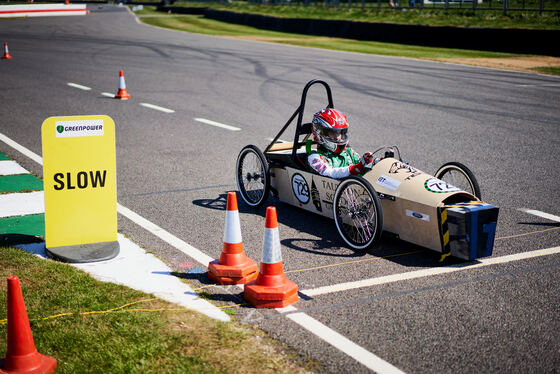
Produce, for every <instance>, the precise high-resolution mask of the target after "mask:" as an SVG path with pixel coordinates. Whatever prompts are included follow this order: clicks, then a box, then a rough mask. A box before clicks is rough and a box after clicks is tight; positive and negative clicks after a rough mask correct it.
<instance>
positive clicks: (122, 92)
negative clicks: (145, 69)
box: [115, 70, 130, 100]
mask: <svg viewBox="0 0 560 374" xmlns="http://www.w3.org/2000/svg"><path fill="white" fill-rule="evenodd" d="M115 99H121V100H128V99H130V95H129V94H128V92H126V84H125V83H124V73H123V71H122V70H121V71H120V73H119V91H118V92H117V94H116V95H115Z"/></svg>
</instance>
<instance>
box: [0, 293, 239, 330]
mask: <svg viewBox="0 0 560 374" xmlns="http://www.w3.org/2000/svg"><path fill="white" fill-rule="evenodd" d="M153 300H157V298H155V297H154V298H151V299H143V300H138V301H134V302H131V303H128V304H125V305H122V306H119V307H117V308H112V309H108V310H94V311H89V312H80V313H60V314H55V315H52V316H48V317H42V318H33V319H30V320H29V321H46V320H48V319H54V318H59V317H66V316H72V315H80V316H87V315H92V314H108V313H117V312H184V311H189V310H190V311H193V310H194V309H189V308H159V309H145V308H136V309H124V308H126V307H127V306H130V305H134V304H139V303H143V302H147V301H153ZM242 305H247V304H246V303H243V304H235V305H224V306H217V307H216V308H218V309H230V308H237V307H240V306H242ZM7 322H8V320H7V319H0V325H5V324H7Z"/></svg>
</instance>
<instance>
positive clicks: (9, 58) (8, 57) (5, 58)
mask: <svg viewBox="0 0 560 374" xmlns="http://www.w3.org/2000/svg"><path fill="white" fill-rule="evenodd" d="M11 59H12V56H10V55H8V56H2V60H11Z"/></svg>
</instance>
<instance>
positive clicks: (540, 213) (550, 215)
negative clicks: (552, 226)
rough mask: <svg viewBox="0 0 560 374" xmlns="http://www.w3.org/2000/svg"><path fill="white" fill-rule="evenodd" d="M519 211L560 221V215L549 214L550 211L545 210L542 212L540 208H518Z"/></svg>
mask: <svg viewBox="0 0 560 374" xmlns="http://www.w3.org/2000/svg"><path fill="white" fill-rule="evenodd" d="M518 210H519V211H522V212H525V213H529V214H532V215H534V216H538V217H541V218H545V219H549V220H551V221H556V222H560V217H558V216H555V215H554V214H549V213H545V212H541V211H539V210H534V209H525V208H521V209H518Z"/></svg>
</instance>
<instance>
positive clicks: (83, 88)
mask: <svg viewBox="0 0 560 374" xmlns="http://www.w3.org/2000/svg"><path fill="white" fill-rule="evenodd" d="M68 85H69V86H70V87H74V88H79V89H80V90H84V91H89V90H91V87H88V86H82V85H81V84H78V83H72V82H68Z"/></svg>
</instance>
